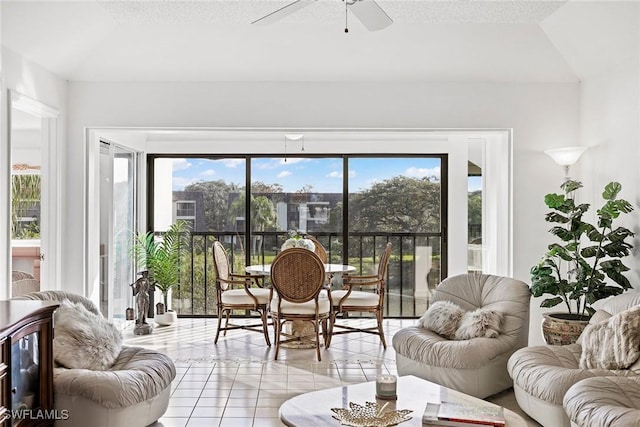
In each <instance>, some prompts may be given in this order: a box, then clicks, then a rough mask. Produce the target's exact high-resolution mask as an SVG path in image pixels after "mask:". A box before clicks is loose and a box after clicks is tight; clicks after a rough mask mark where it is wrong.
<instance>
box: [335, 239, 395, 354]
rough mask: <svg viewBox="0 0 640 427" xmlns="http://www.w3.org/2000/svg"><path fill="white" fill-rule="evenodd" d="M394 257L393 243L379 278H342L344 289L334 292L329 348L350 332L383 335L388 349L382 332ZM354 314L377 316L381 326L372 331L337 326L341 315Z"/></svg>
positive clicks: (380, 266)
mask: <svg viewBox="0 0 640 427" xmlns="http://www.w3.org/2000/svg"><path fill="white" fill-rule="evenodd" d="M390 256H391V242H389V243H387V245H386V246H385V248H384V251H383V252H382V255H380V261H379V263H378V272H377V273H376V274H371V275H352V274H344V275H343V276H342V289H339V290H334V291H331V299H332V301H333V302H332V304H333V308H332V310H331V322H330V325H329V334H328V335H329V337H328V340H329V343H328V344H327V347H328V346H329V344H330V343H331V338H332V337H333V336H334V335H340V334H347V333H350V332H365V333H370V334H377V335H379V336H380V341H381V342H382V346H383V347H384V348H387V342H386V340H385V338H384V331H383V329H382V317H383V308H384V292H385V285H386V280H387V267H388V265H389V258H390ZM365 289H368V290H365ZM351 312H369V313H374V314H375V316H376V321H377V325H376V326H373V327H370V328H357V327H354V326H350V325H346V324H344V323H341V324H338V323H336V321H337V316H338V315H339V314H341V315H342V318H343V319H344V318H345V317H346V316H348V314H349V313H351ZM334 328H340V330H338V331H335V330H334Z"/></svg>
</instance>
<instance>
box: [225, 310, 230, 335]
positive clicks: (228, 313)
mask: <svg viewBox="0 0 640 427" xmlns="http://www.w3.org/2000/svg"><path fill="white" fill-rule="evenodd" d="M224 312H225V314H226V316H225V320H224V334H223V336H225V337H226V336H227V329H229V315H230V314H231V310H225V311H224Z"/></svg>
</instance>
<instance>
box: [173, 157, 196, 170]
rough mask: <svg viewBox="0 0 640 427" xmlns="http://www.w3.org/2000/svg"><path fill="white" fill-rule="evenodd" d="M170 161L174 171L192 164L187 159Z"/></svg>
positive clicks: (187, 167)
mask: <svg viewBox="0 0 640 427" xmlns="http://www.w3.org/2000/svg"><path fill="white" fill-rule="evenodd" d="M171 163H172V164H173V170H174V171H180V170H185V169H189V168H190V167H191V166H193V165H192V164H191V163H189V160H187V159H173V161H172V162H171Z"/></svg>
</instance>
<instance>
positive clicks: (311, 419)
mask: <svg viewBox="0 0 640 427" xmlns="http://www.w3.org/2000/svg"><path fill="white" fill-rule="evenodd" d="M397 387H398V389H397V393H398V400H397V401H391V403H390V404H389V406H392V405H394V407H393V408H391V409H398V410H400V409H410V410H412V411H413V412H412V413H411V416H412V418H411V419H410V420H408V421H405V422H403V423H400V424H398V426H399V427H410V426H419V427H421V426H422V414H423V412H424V409H425V407H426V406H427V401H430V402H441V401H448V402H458V403H470V404H473V403H476V404H477V403H482V404H484V405H493V404H492V403H489V402H486V401H484V400H481V399H478V398H475V397H473V396H469V395H467V394H464V393H461V392H459V391H455V390H452V389H450V388H446V387H443V386H440V385H438V384H435V383H432V382H430V381H426V380H423V379H421V378H418V377H414V376H412V375H407V376H403V377H398V386H397ZM375 394H376V383H375V381H373V382H368V383H362V384H354V385H349V386H343V387H336V388H330V389H327V390H319V391H313V392H311V393H305V394H301V395H299V396H296V397H292V398H291V399H289V400H287V401H286V402H284V403H283V404H282V406H280V420H281V421H282V422H283V423H284V424H285V425H287V426H289V427H307V426H336V427H339V426H340V422H339V421H337V420H336V419H334V418H332V415H334V412H333V411H331V408H349V402H354V403H358V404H360V405H364V404H365V402H376V396H375ZM386 402H389V401H387V400H378V401H377V403H378V404H380V405H384V404H385V403H386ZM389 406H388V407H389ZM496 406H497V405H496ZM504 416H505V420H506V426H507V427H527V422H526V421H525V420H524V419H523V418H522V417H521V416H520V415H518V414H516V413H515V412H513V411H510V410H508V409H507V408H505V409H504Z"/></svg>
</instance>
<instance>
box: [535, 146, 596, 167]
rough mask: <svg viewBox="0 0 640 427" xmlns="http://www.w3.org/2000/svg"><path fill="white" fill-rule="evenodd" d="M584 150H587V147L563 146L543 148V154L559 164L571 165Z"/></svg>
mask: <svg viewBox="0 0 640 427" xmlns="http://www.w3.org/2000/svg"><path fill="white" fill-rule="evenodd" d="M585 151H587V147H564V148H553V149H551V150H544V152H545V154H546V155H548V156H549V157H551V158H552V159H553V161H554V162H556V163H557V164H559V165H560V166H571V165H572V164H574V163H575V162H577V161H578V159H579V158H580V156H581V155H582V153H584V152H585Z"/></svg>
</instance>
